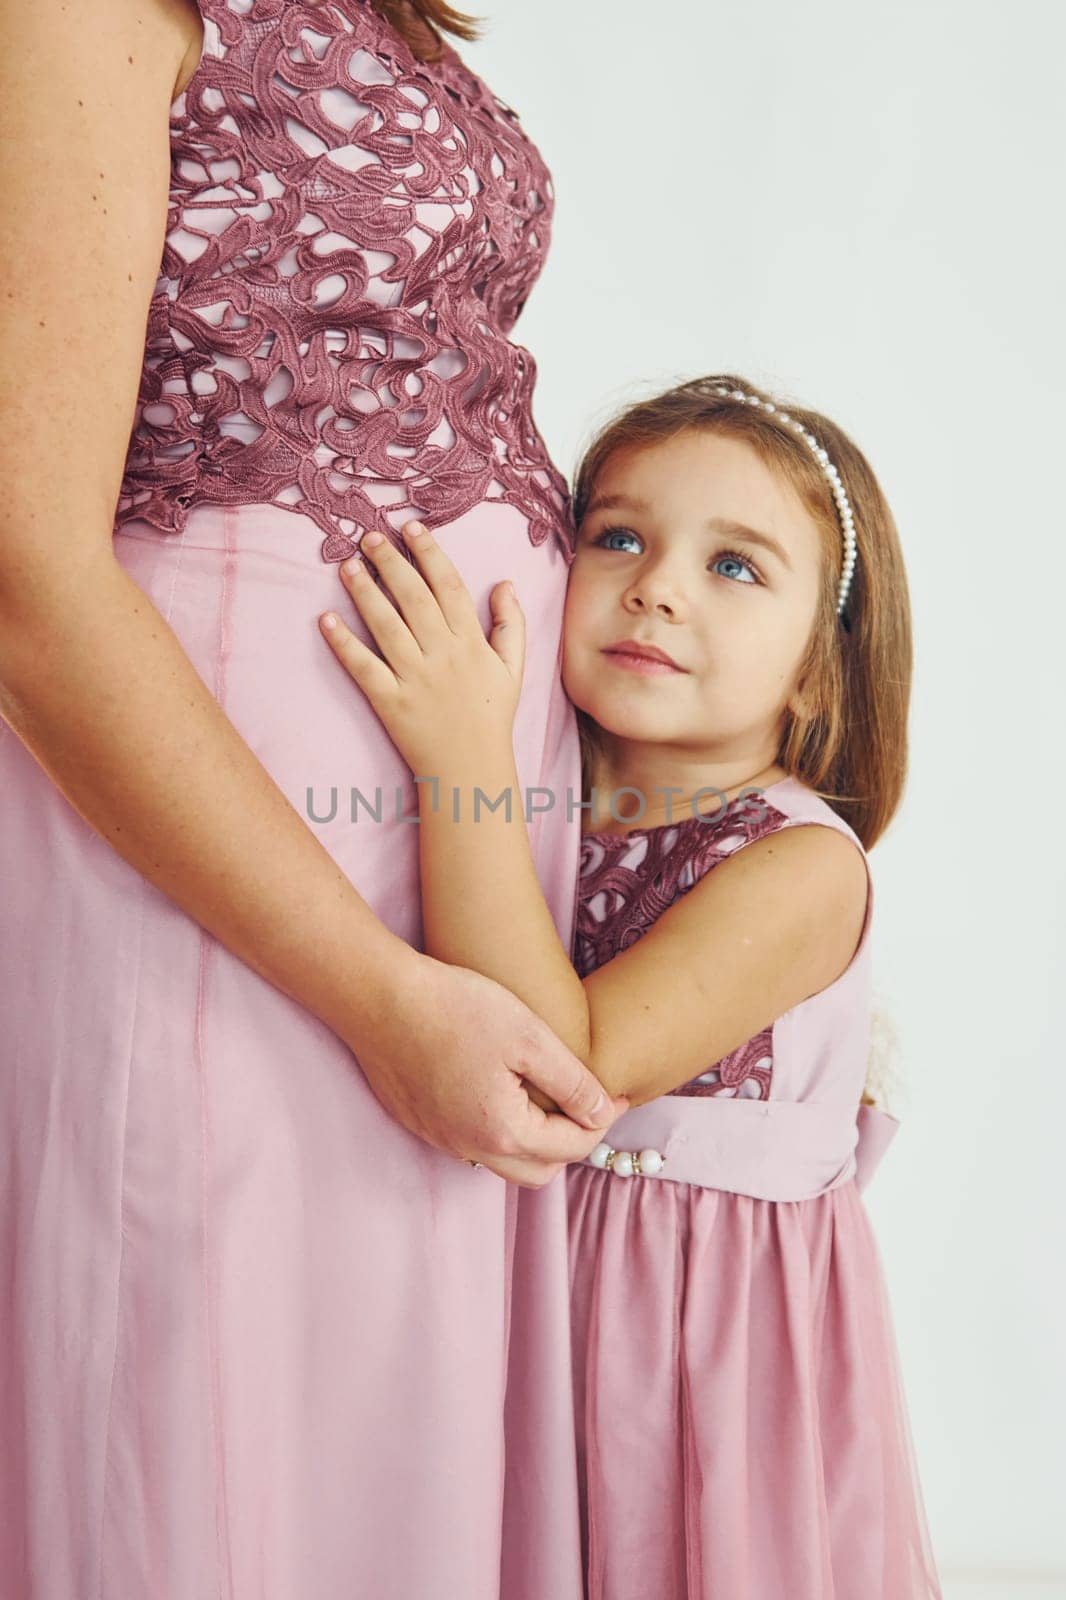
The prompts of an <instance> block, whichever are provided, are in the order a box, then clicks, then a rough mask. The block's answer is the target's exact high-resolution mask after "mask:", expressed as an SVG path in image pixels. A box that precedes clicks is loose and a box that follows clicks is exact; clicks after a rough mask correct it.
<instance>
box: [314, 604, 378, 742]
mask: <svg viewBox="0 0 1066 1600" xmlns="http://www.w3.org/2000/svg"><path fill="white" fill-rule="evenodd" d="M318 621H319V627H320V629H321V631H322V633H323V635H324V636H325V638H326V639H327V640H328V641H329V644H330V647H331V649H332V651H333V654H334V655H335V656H336V657H337V660H338V661H339V662H340V663H341V665H342V666H343V667H344V669H345V671H346V672H347V673H348V676H349V677H350V678H351V679H352V680H353V682H355V683H357V684H358V685H359V687H360V689H362V691H363V693H364V694H365V695H366V697H367V699H368V700H369V701H370V704H371V705H372V706H373V708H374V710H375V711H376V712H377V713H378V715H379V717H384V715H385V713H386V712H387V710H388V707H389V704H390V703H391V698H392V696H394V695H395V693H396V674H395V673H394V672H393V670H392V668H391V667H390V666H389V665H388V663H387V662H385V661H382V660H381V659H380V658H379V657H378V656H376V655H375V654H374V652H373V650H369V649H368V648H367V646H366V645H365V644H364V643H363V641H362V640H361V639H357V638H356V636H355V634H354V633H353V632H352V630H351V629H350V628H349V627H346V625H345V624H344V623H343V622H342V621H341V619H340V617H338V616H337V613H336V612H335V611H327V612H325V614H324V615H323V616H321V617H319V619H318Z"/></svg>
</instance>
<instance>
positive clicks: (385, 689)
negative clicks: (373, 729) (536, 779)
mask: <svg viewBox="0 0 1066 1600" xmlns="http://www.w3.org/2000/svg"><path fill="white" fill-rule="evenodd" d="M418 530H422V524H421V523H420V522H407V523H405V524H404V528H403V532H404V536H405V538H406V540H407V543H408V546H409V547H410V549H411V550H412V551H413V553H414V556H415V560H416V562H417V563H418V566H417V567H415V566H412V565H411V563H410V562H407V561H405V560H404V558H403V556H402V555H401V554H400V552H399V551H398V550H396V549H395V547H394V546H393V545H392V544H390V542H389V541H388V539H385V538H383V536H382V535H380V534H379V535H377V536H376V537H377V538H378V539H379V540H380V541H381V542H380V543H378V544H376V545H373V544H371V540H372V539H373V538H374V537H375V536H374V535H371V534H368V535H366V536H365V537H364V539H363V541H362V545H361V546H360V549H361V550H365V551H366V554H367V556H368V557H369V558H370V559H371V560H372V561H373V562H374V566H375V567H376V568H377V570H378V571H379V572H380V574H381V577H382V579H383V580H384V582H385V583H386V584H388V587H389V590H390V591H391V597H390V595H386V594H384V593H383V592H382V590H381V589H380V588H379V587H378V585H377V584H376V583H374V582H373V581H372V580H371V577H370V574H369V573H368V572H367V571H366V570H365V567H364V565H363V563H362V562H361V561H360V560H359V558H358V557H352V558H351V560H350V561H347V562H344V563H343V564H342V566H341V578H342V581H343V582H344V585H345V588H346V589H347V590H348V593H349V595H350V596H351V598H352V600H353V602H354V603H355V606H356V608H357V610H358V612H359V615H360V616H361V617H362V619H363V621H364V623H365V624H366V626H367V628H368V629H369V631H370V633H371V634H372V635H373V637H374V640H375V642H376V643H377V645H378V646H379V648H380V650H381V652H382V655H381V657H379V656H376V655H375V654H374V652H373V651H372V650H370V649H369V648H368V647H367V646H366V645H365V644H363V643H362V641H361V640H359V639H357V638H356V637H355V635H354V634H353V633H352V632H351V630H350V629H349V628H347V627H346V626H345V625H344V623H343V621H342V620H341V619H340V618H339V617H337V618H336V620H335V622H333V623H332V625H331V624H330V622H329V621H328V620H327V619H328V618H330V617H333V616H334V615H335V614H334V613H333V612H326V613H325V614H324V615H323V616H322V617H321V618H320V619H319V621H320V625H321V628H322V632H323V634H324V635H325V637H326V639H327V640H328V641H329V644H330V645H331V647H332V649H333V653H334V655H335V656H336V657H337V659H338V660H339V661H340V663H341V665H342V666H343V667H344V669H345V671H346V672H347V673H348V674H349V676H350V677H351V678H352V679H353V680H354V681H355V683H356V684H358V686H359V688H360V689H362V691H363V693H364V694H365V695H366V697H367V699H368V700H369V701H370V704H371V705H372V706H373V708H374V710H375V711H376V712H377V714H378V716H379V717H380V719H381V721H382V722H383V723H384V725H385V728H386V729H387V731H388V734H389V737H390V738H391V739H392V741H393V743H394V744H395V746H396V748H397V749H398V750H399V752H400V754H401V755H402V756H403V758H404V760H405V761H406V762H407V764H408V766H409V767H410V768H411V770H412V772H421V773H439V772H441V771H442V770H444V769H445V768H448V769H449V770H454V769H455V767H456V765H457V764H462V763H463V762H465V761H467V760H469V764H470V769H471V770H476V769H477V767H478V765H479V763H483V762H484V761H485V758H486V757H487V756H491V755H492V754H494V753H496V752H505V753H506V754H507V755H508V756H510V755H511V753H512V730H513V727H514V718H515V711H516V710H517V707H518V699H519V695H520V693H521V689H522V673H523V669H524V665H525V618H524V616H523V615H522V609H521V607H520V606H519V604H518V600H517V599H516V598H515V596H514V593H513V591H512V590H511V588H510V586H509V585H507V584H505V583H498V584H497V585H496V586H495V588H494V589H493V591H492V614H493V618H494V619H495V626H494V627H493V629H492V632H491V634H490V635H489V637H488V638H486V636H485V633H484V630H483V628H482V626H481V622H480V621H479V619H478V615H477V611H476V609H475V606H474V602H473V599H472V597H471V594H470V591H469V589H468V588H467V587H466V585H465V583H464V582H463V580H462V577H461V576H460V574H459V572H458V570H457V568H456V567H455V566H454V564H453V563H452V562H451V561H450V560H449V558H448V557H447V555H445V553H444V551H443V550H442V549H441V547H440V546H439V545H438V544H437V542H436V540H435V539H434V538H433V535H432V534H431V533H429V532H426V531H424V530H423V531H421V532H419V531H418ZM393 597H394V598H393ZM382 657H383V658H384V659H382Z"/></svg>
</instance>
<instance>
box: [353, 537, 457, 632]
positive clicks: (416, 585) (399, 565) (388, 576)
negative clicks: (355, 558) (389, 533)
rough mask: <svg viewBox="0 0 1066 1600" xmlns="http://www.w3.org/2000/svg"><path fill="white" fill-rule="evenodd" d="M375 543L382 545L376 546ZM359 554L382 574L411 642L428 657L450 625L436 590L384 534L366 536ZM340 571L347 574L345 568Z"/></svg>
mask: <svg viewBox="0 0 1066 1600" xmlns="http://www.w3.org/2000/svg"><path fill="white" fill-rule="evenodd" d="M375 539H377V540H379V541H380V542H379V543H377V544H375V543H374V542H373V541H374V540H375ZM359 553H360V555H363V556H365V558H366V561H367V563H368V565H370V566H371V567H373V568H374V570H375V571H377V572H378V573H380V575H381V577H382V579H383V580H384V582H385V583H386V584H387V585H388V587H389V590H390V593H391V595H392V596H393V598H394V600H395V602H396V605H397V607H398V608H399V612H400V615H401V616H402V617H403V620H404V622H405V623H406V625H407V628H408V630H409V632H410V633H411V636H412V638H413V639H414V640H415V641H416V643H417V644H418V646H419V648H420V650H421V651H422V652H423V654H426V655H428V654H429V652H430V651H431V650H432V648H433V644H434V641H435V640H439V639H440V638H441V636H442V634H443V633H445V632H447V630H448V623H447V621H446V619H445V617H444V615H443V613H442V611H441V608H440V605H439V604H438V602H437V598H436V596H435V594H434V592H433V590H432V589H431V588H430V586H429V585H428V584H427V583H426V581H425V579H424V578H423V577H422V575H421V574H420V573H419V572H418V571H417V569H416V568H415V567H414V566H412V564H411V563H410V562H409V561H405V560H404V558H403V556H402V555H401V554H400V552H399V550H397V549H396V547H395V545H393V544H392V543H391V542H390V541H389V540H388V539H386V538H385V537H384V536H383V535H382V534H379V533H373V532H372V533H367V534H366V535H364V537H363V540H362V542H361V543H360V546H359ZM341 571H342V573H343V572H344V567H342V568H341Z"/></svg>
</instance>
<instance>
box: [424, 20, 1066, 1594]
mask: <svg viewBox="0 0 1066 1600" xmlns="http://www.w3.org/2000/svg"><path fill="white" fill-rule="evenodd" d="M455 3H459V0H455ZM460 9H467V10H470V11H473V10H475V9H477V10H478V14H479V15H484V16H485V18H486V27H485V31H484V34H483V38H482V40H481V41H480V42H479V43H477V44H471V45H466V44H464V43H462V41H456V43H457V45H458V47H459V49H460V51H461V52H462V54H463V55H464V56H465V59H466V60H467V61H468V62H469V63H470V64H471V66H473V67H474V68H475V69H476V70H477V71H479V72H481V73H482V74H483V76H485V78H486V79H487V80H488V81H489V83H490V84H491V86H492V88H493V89H494V90H495V92H496V93H497V94H498V95H500V97H501V98H502V99H504V100H505V101H507V102H508V103H509V104H511V105H513V106H514V107H515V108H516V109H517V110H518V112H519V114H520V115H521V117H522V120H523V124H524V126H525V127H526V129H527V131H528V132H529V134H530V135H531V137H532V138H534V139H535V140H536V142H537V143H538V145H539V146H540V149H541V151H542V153H543V154H544V156H545V159H546V160H547V162H548V164H549V166H550V167H551V169H552V173H553V178H554V187H555V194H556V213H555V223H554V238H553V244H552V250H551V254H550V256H549V259H548V263H547V266H546V267H545V270H544V272H543V274H542V276H541V278H540V281H539V282H538V284H537V286H536V287H535V289H534V291H533V294H532V296H531V298H530V301H529V303H528V305H527V306H526V308H525V310H524V311H523V313H522V316H521V318H520V320H519V322H518V324H517V327H516V329H515V332H514V337H515V339H517V340H518V341H519V342H520V343H522V344H524V345H525V346H527V347H528V348H529V350H530V351H531V352H532V354H533V356H534V357H535V359H536V362H537V365H538V369H539V376H538V387H537V401H536V416H537V421H538V423H539V425H540V427H541V430H542V432H543V433H544V436H545V438H546V440H547V442H548V445H549V448H550V449H551V451H552V453H553V455H554V457H555V460H556V462H557V464H558V465H559V467H560V468H561V470H562V471H563V472H564V473H566V474H568V475H569V474H571V473H572V470H573V468H574V465H575V463H576V459H577V455H578V452H579V449H580V447H581V444H582V442H583V441H584V440H585V439H586V438H587V436H588V433H589V430H590V429H591V428H592V426H593V425H594V423H595V422H596V421H597V420H600V419H603V418H605V417H606V415H607V414H608V413H609V412H611V411H613V410H614V408H615V407H616V406H617V405H619V404H621V403H622V402H623V401H624V400H626V399H628V398H635V397H636V395H637V393H638V391H639V392H640V393H649V392H651V389H650V385H652V384H654V385H656V386H658V385H660V384H661V385H664V386H665V385H666V384H668V383H670V382H672V381H676V380H677V379H680V378H682V377H691V376H695V375H696V374H698V373H701V372H713V371H736V372H739V373H740V374H743V375H749V376H751V377H752V378H753V379H754V380H755V381H758V382H762V383H765V384H767V385H768V386H769V387H771V388H774V387H775V386H776V387H778V388H779V389H781V390H783V391H784V393H785V394H786V395H787V396H789V397H791V398H793V399H795V400H797V401H807V402H809V403H810V404H813V405H815V406H817V407H819V408H820V409H823V410H825V411H827V412H829V413H830V414H831V415H833V416H834V417H835V418H836V419H837V420H838V421H840V422H841V423H842V425H843V426H844V427H845V428H847V429H848V430H849V431H850V432H851V433H852V434H853V436H854V437H855V439H856V440H857V442H858V443H859V444H860V445H861V446H862V447H863V448H864V449H865V451H866V452H867V454H868V455H869V457H870V459H871V461H872V463H873V465H874V468H875V471H876V472H877V473H878V476H879V477H880V479H881V482H882V484H883V486H884V488H885V490H886V493H887V495H888V498H889V501H890V503H891V504H892V506H893V508H894V511H895V514H896V518H897V521H898V523H899V526H900V532H901V536H902V540H903V546H904V552H905V556H906V559H907V565H908V573H909V581H910V588H911V599H912V606H913V615H914V627H915V678H914V692H913V700H912V717H911V737H912V744H911V771H910V778H909V784H908V788H907V792H906V798H905V803H904V805H903V808H902V810H901V811H900V813H899V814H898V815H897V817H896V819H895V820H894V822H893V824H892V826H891V828H890V829H889V831H888V833H887V834H886V835H885V837H884V838H883V840H882V841H881V842H880V843H879V844H878V845H877V846H875V848H874V851H873V854H872V857H871V862H872V870H873V873H874V879H875V892H876V894H877V918H876V921H875V934H874V938H875V952H874V961H875V985H876V989H877V1000H878V1004H879V1007H880V1008H881V1009H884V1010H887V1011H888V1013H889V1015H890V1018H891V1021H892V1024H893V1026H894V1029H895V1032H896V1036H897V1041H898V1045H897V1056H896V1071H897V1074H898V1075H899V1077H900V1078H901V1080H902V1092H901V1093H898V1094H897V1099H896V1102H895V1109H896V1110H897V1113H898V1114H899V1115H900V1116H901V1121H902V1127H901V1129H900V1132H899V1134H898V1135H897V1138H896V1140H895V1143H894V1145H893V1147H892V1149H891V1150H890V1152H889V1154H888V1156H887V1157H886V1160H885V1164H884V1166H883V1167H882V1168H881V1170H880V1172H879V1173H878V1175H877V1178H876V1179H875V1181H874V1183H873V1184H872V1185H871V1188H870V1190H869V1192H868V1206H869V1211H870V1214H871V1217H872V1219H873V1221H874V1225H875V1228H876V1230H877V1233H878V1237H879V1239H880V1242H881V1248H882V1254H883V1258H884V1261H885V1268H886V1273H887V1276H888V1280H889V1288H890V1292H891V1294H892V1300H893V1306H894V1314H895V1321H896V1328H897V1335H898V1339H899V1344H900V1350H901V1359H902V1362H903V1370H904V1378H905V1381H906V1385H907V1392H908V1397H909V1402H910V1408H911V1414H912V1421H913V1427H914V1433H915V1443H916V1449H917V1453H918V1458H919V1464H920V1469H921V1474H922V1481H923V1486H924V1491H925V1496H926V1502H927V1507H928V1512H929V1519H930V1524H931V1528H932V1534H933V1539H934V1543H935V1547H936V1551H937V1557H938V1561H939V1563H940V1566H941V1569H942V1575H943V1576H944V1579H945V1587H946V1589H948V1591H949V1593H950V1594H955V1593H965V1594H966V1595H967V1596H969V1595H974V1594H976V1593H977V1592H978V1591H977V1589H975V1588H974V1587H973V1585H974V1584H977V1583H978V1580H980V1579H983V1578H986V1579H987V1580H988V1584H989V1586H988V1587H987V1588H986V1587H985V1586H984V1584H983V1583H982V1584H980V1593H981V1595H982V1596H984V1595H985V1594H988V1595H992V1594H993V1593H994V1594H995V1595H996V1596H997V1597H998V1596H1000V1595H1003V1596H1005V1597H1006V1596H1011V1597H1012V1596H1014V1595H1016V1594H1020V1595H1023V1596H1030V1595H1035V1594H1036V1592H1038V1591H1039V1593H1040V1594H1041V1595H1044V1594H1052V1593H1055V1594H1063V1593H1066V1542H1064V1541H1066V1534H1064V1523H1066V1517H1064V1515H1063V1513H1064V1510H1066V1506H1064V1502H1063V1487H1064V1485H1066V1452H1064V1446H1063V1440H1064V1436H1066V1406H1064V1403H1063V1402H1064V1390H1066V1381H1064V1369H1063V1357H1062V1352H1063V1349H1064V1348H1066V1339H1064V1332H1066V1329H1064V1318H1063V1308H1062V1300H1063V1294H1062V1287H1063V1268H1062V1262H1063V1260H1064V1259H1066V1238H1064V1229H1063V1226H1062V1206H1061V1201H1060V1172H1061V1169H1062V1166H1063V1153H1062V1146H1063V1133H1064V1130H1066V1115H1064V1109H1066V1108H1064V1097H1063V1093H1062V1087H1061V1085H1062V1076H1063V1074H1062V1068H1061V1062H1062V1041H1061V1037H1060V1035H1059V1032H1058V1023H1059V1021H1060V1014H1059V1012H1058V1011H1057V1010H1056V1003H1057V1001H1058V1000H1059V998H1060V997H1061V995H1062V994H1063V992H1064V984H1063V973H1064V972H1066V949H1064V939H1063V925H1064V904H1066V866H1064V850H1063V825H1062V821H1061V819H1060V814H1059V799H1060V797H1061V796H1062V795H1063V793H1064V790H1066V764H1064V760H1063V740H1062V722H1063V716H1062V710H1061V704H1060V696H1061V694H1062V686H1063V682H1064V676H1066V675H1064V672H1063V665H1064V651H1063V637H1064V634H1066V615H1064V613H1063V610H1062V605H1063V595H1064V592H1066V560H1064V557H1063V539H1064V535H1066V527H1064V520H1066V519H1064V518H1063V514H1062V507H1063V499H1064V488H1063V467H1062V461H1063V451H1062V443H1061V440H1062V429H1063V423H1064V421H1066V408H1064V398H1066V396H1064V382H1063V372H1064V370H1066V337H1064V321H1063V315H1062V310H1061V302H1062V297H1063V281H1062V271H1063V260H1064V247H1066V239H1064V237H1063V205H1062V190H1063V149H1064V135H1066V128H1064V125H1063V124H1064V119H1063V115H1062V112H1061V110H1060V109H1059V107H1061V105H1062V103H1063V100H1064V91H1066V81H1064V75H1063V69H1062V63H1063V60H1064V57H1066V27H1064V17H1063V8H1062V6H1061V5H1059V4H1057V3H1055V0H1046V3H1043V4H1042V3H1040V0H1017V3H1016V4H1014V5H1012V6H1010V7H1006V6H1003V5H1001V4H996V5H991V4H986V3H984V0H969V3H968V0H902V3H900V4H894V5H892V6H891V7H890V6H887V5H876V4H875V5H856V4H855V3H854V0H807V3H806V4H804V5H799V6H797V5H795V4H793V3H791V0H764V3H763V4H761V5H759V4H756V5H738V4H735V3H731V4H727V3H725V0H664V3H660V4H658V5H654V6H652V5H649V4H647V3H639V4H638V3H636V0H583V3H581V4H575V3H574V0H483V4H482V6H481V7H480V8H475V6H474V4H473V0H470V3H469V4H468V5H467V6H466V7H463V6H462V5H460ZM1024 1580H1029V1581H1028V1582H1026V1581H1024ZM1041 1580H1042V1581H1041ZM957 1585H962V1587H961V1588H959V1587H956V1586H957Z"/></svg>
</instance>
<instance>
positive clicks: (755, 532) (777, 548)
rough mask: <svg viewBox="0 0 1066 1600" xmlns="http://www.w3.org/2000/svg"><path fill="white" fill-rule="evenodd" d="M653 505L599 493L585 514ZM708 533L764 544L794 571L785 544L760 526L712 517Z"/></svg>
mask: <svg viewBox="0 0 1066 1600" xmlns="http://www.w3.org/2000/svg"><path fill="white" fill-rule="evenodd" d="M650 510H651V506H650V505H649V504H648V502H647V501H646V500H641V499H638V498H636V497H635V496H633V495H628V494H598V495H596V496H595V497H594V498H593V499H592V500H590V501H589V503H588V505H587V506H586V507H585V516H586V517H591V515H592V513H593V512H594V511H650ZM704 526H705V527H706V529H707V531H708V533H724V534H726V535H727V537H728V538H730V539H745V540H747V542H748V543H749V544H758V545H762V547H763V548H764V549H765V550H769V551H770V552H771V554H773V555H775V556H776V557H777V559H778V561H780V562H781V563H782V565H783V566H785V567H787V568H788V570H789V571H790V572H791V571H792V562H791V561H790V560H789V558H788V552H787V551H786V549H785V547H784V545H782V544H779V543H778V541H777V540H776V539H774V538H771V536H770V534H768V533H760V532H759V529H758V528H749V527H748V525H747V523H746V522H733V521H732V520H731V519H730V518H729V517H711V519H710V520H709V521H708V522H707V523H705V524H704Z"/></svg>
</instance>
